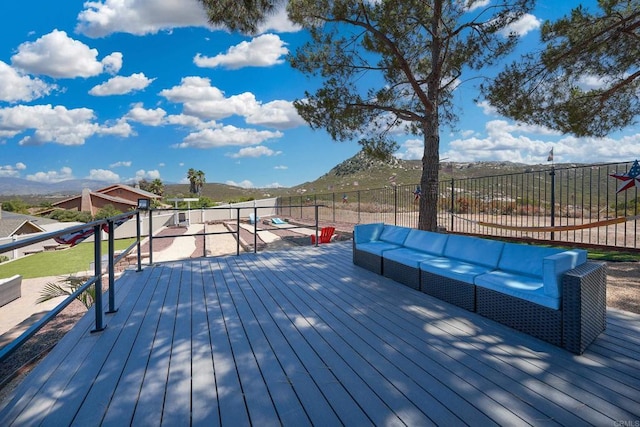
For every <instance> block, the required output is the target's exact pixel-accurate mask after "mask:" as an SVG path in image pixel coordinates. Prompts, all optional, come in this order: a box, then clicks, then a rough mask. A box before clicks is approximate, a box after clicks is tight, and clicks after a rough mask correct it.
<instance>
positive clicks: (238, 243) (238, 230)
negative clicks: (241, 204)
mask: <svg viewBox="0 0 640 427" xmlns="http://www.w3.org/2000/svg"><path fill="white" fill-rule="evenodd" d="M236 255H237V256H240V208H236Z"/></svg>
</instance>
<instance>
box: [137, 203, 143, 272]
mask: <svg viewBox="0 0 640 427" xmlns="http://www.w3.org/2000/svg"><path fill="white" fill-rule="evenodd" d="M136 235H137V237H138V270H137V271H142V252H141V251H142V232H141V230H140V211H137V212H136Z"/></svg>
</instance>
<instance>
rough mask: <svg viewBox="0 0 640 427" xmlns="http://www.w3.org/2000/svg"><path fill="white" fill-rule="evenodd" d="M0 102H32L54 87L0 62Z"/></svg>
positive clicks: (54, 87)
mask: <svg viewBox="0 0 640 427" xmlns="http://www.w3.org/2000/svg"><path fill="white" fill-rule="evenodd" d="M0 82H2V84H0V101H5V102H18V101H27V102H28V101H33V100H34V99H38V98H41V97H43V96H45V95H48V94H49V93H51V91H52V90H54V89H56V86H55V85H49V84H47V83H45V82H43V81H42V80H40V79H37V78H31V77H29V76H26V75H23V74H21V73H20V72H18V71H17V70H16V69H14V68H12V67H10V66H9V65H8V64H6V63H4V62H2V61H0Z"/></svg>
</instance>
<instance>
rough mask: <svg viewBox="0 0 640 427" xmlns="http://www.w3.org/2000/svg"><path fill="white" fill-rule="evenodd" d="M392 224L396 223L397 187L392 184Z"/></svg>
mask: <svg viewBox="0 0 640 427" xmlns="http://www.w3.org/2000/svg"><path fill="white" fill-rule="evenodd" d="M393 225H398V187H397V186H395V185H394V186H393Z"/></svg>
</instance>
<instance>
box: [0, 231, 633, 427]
mask: <svg viewBox="0 0 640 427" xmlns="http://www.w3.org/2000/svg"><path fill="white" fill-rule="evenodd" d="M116 286H117V289H118V291H117V294H116V301H117V306H118V312H117V313H115V314H110V315H107V316H105V323H106V324H107V328H106V329H105V330H104V331H102V332H99V333H94V334H91V333H89V331H90V330H91V329H92V328H93V324H92V322H93V316H91V315H87V316H85V317H84V318H83V319H81V320H80V321H79V322H78V324H77V325H76V327H74V328H73V329H72V330H71V331H70V332H69V333H68V334H67V335H66V336H65V337H64V338H63V340H61V342H60V343H59V345H58V346H56V348H55V349H54V350H53V351H52V352H51V353H50V355H49V356H47V358H45V360H43V361H42V362H41V363H40V364H39V365H38V366H37V367H36V369H34V371H33V372H32V373H31V374H30V375H29V376H28V377H27V378H26V379H25V380H24V381H23V383H22V384H21V385H20V386H19V387H18V388H17V389H16V391H15V394H14V396H13V397H11V398H10V399H8V400H6V401H5V402H4V403H3V405H4V406H3V407H2V408H1V409H0V425H3V426H4V425H35V424H45V425H82V426H86V425H122V424H127V423H131V424H134V425H161V424H163V425H207V426H215V425H223V426H236V425H260V426H262V425H295V426H300V425H367V424H375V425H389V424H398V425H400V424H405V425H430V424H431V425H437V424H444V423H455V424H469V425H483V426H484V425H491V424H494V425H506V424H509V425H516V424H517V425H520V424H534V425H538V424H545V425H549V424H559V425H580V424H594V425H607V424H609V425H611V424H613V423H615V422H624V421H630V420H636V419H639V418H640V322H639V320H640V316H638V315H635V314H633V313H627V312H623V311H619V310H613V309H610V310H608V319H607V327H608V329H607V331H606V332H605V333H604V334H603V335H601V337H599V338H598V339H597V340H596V341H595V342H594V343H593V345H592V346H590V347H589V348H588V349H587V351H586V352H585V354H584V355H582V356H577V355H574V354H571V353H568V352H566V351H564V350H562V349H560V348H557V347H554V346H552V345H550V344H547V343H545V342H542V341H540V340H537V339H535V338H532V337H530V336H527V335H525V334H522V333H520V332H517V331H515V330H512V329H510V328H507V327H505V326H503V325H499V324H497V323H495V322H493V321H490V320H488V319H485V318H482V317H480V316H478V315H476V314H474V313H469V312H467V311H465V310H463V309H460V308H458V307H455V306H452V305H449V304H447V303H444V302H442V301H439V300H437V299H434V298H432V297H430V296H428V295H425V294H422V293H420V292H417V291H414V290H412V289H409V288H408V287H406V286H403V285H401V284H398V283H396V282H393V281H392V280H390V279H387V278H384V277H381V276H379V275H376V274H373V273H371V272H369V271H367V270H364V269H362V268H359V267H357V266H354V265H353V264H352V262H351V245H350V244H348V243H340V244H330V245H323V246H321V247H318V248H315V247H307V248H300V249H299V250H295V251H281V252H262V253H258V254H244V255H242V256H239V257H236V256H229V257H220V258H201V259H195V260H189V261H184V262H171V263H165V264H158V265H155V266H152V267H147V268H145V269H144V270H143V271H142V272H133V271H130V272H127V273H126V274H125V275H124V277H122V278H121V279H119V280H118V281H117V282H116Z"/></svg>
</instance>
